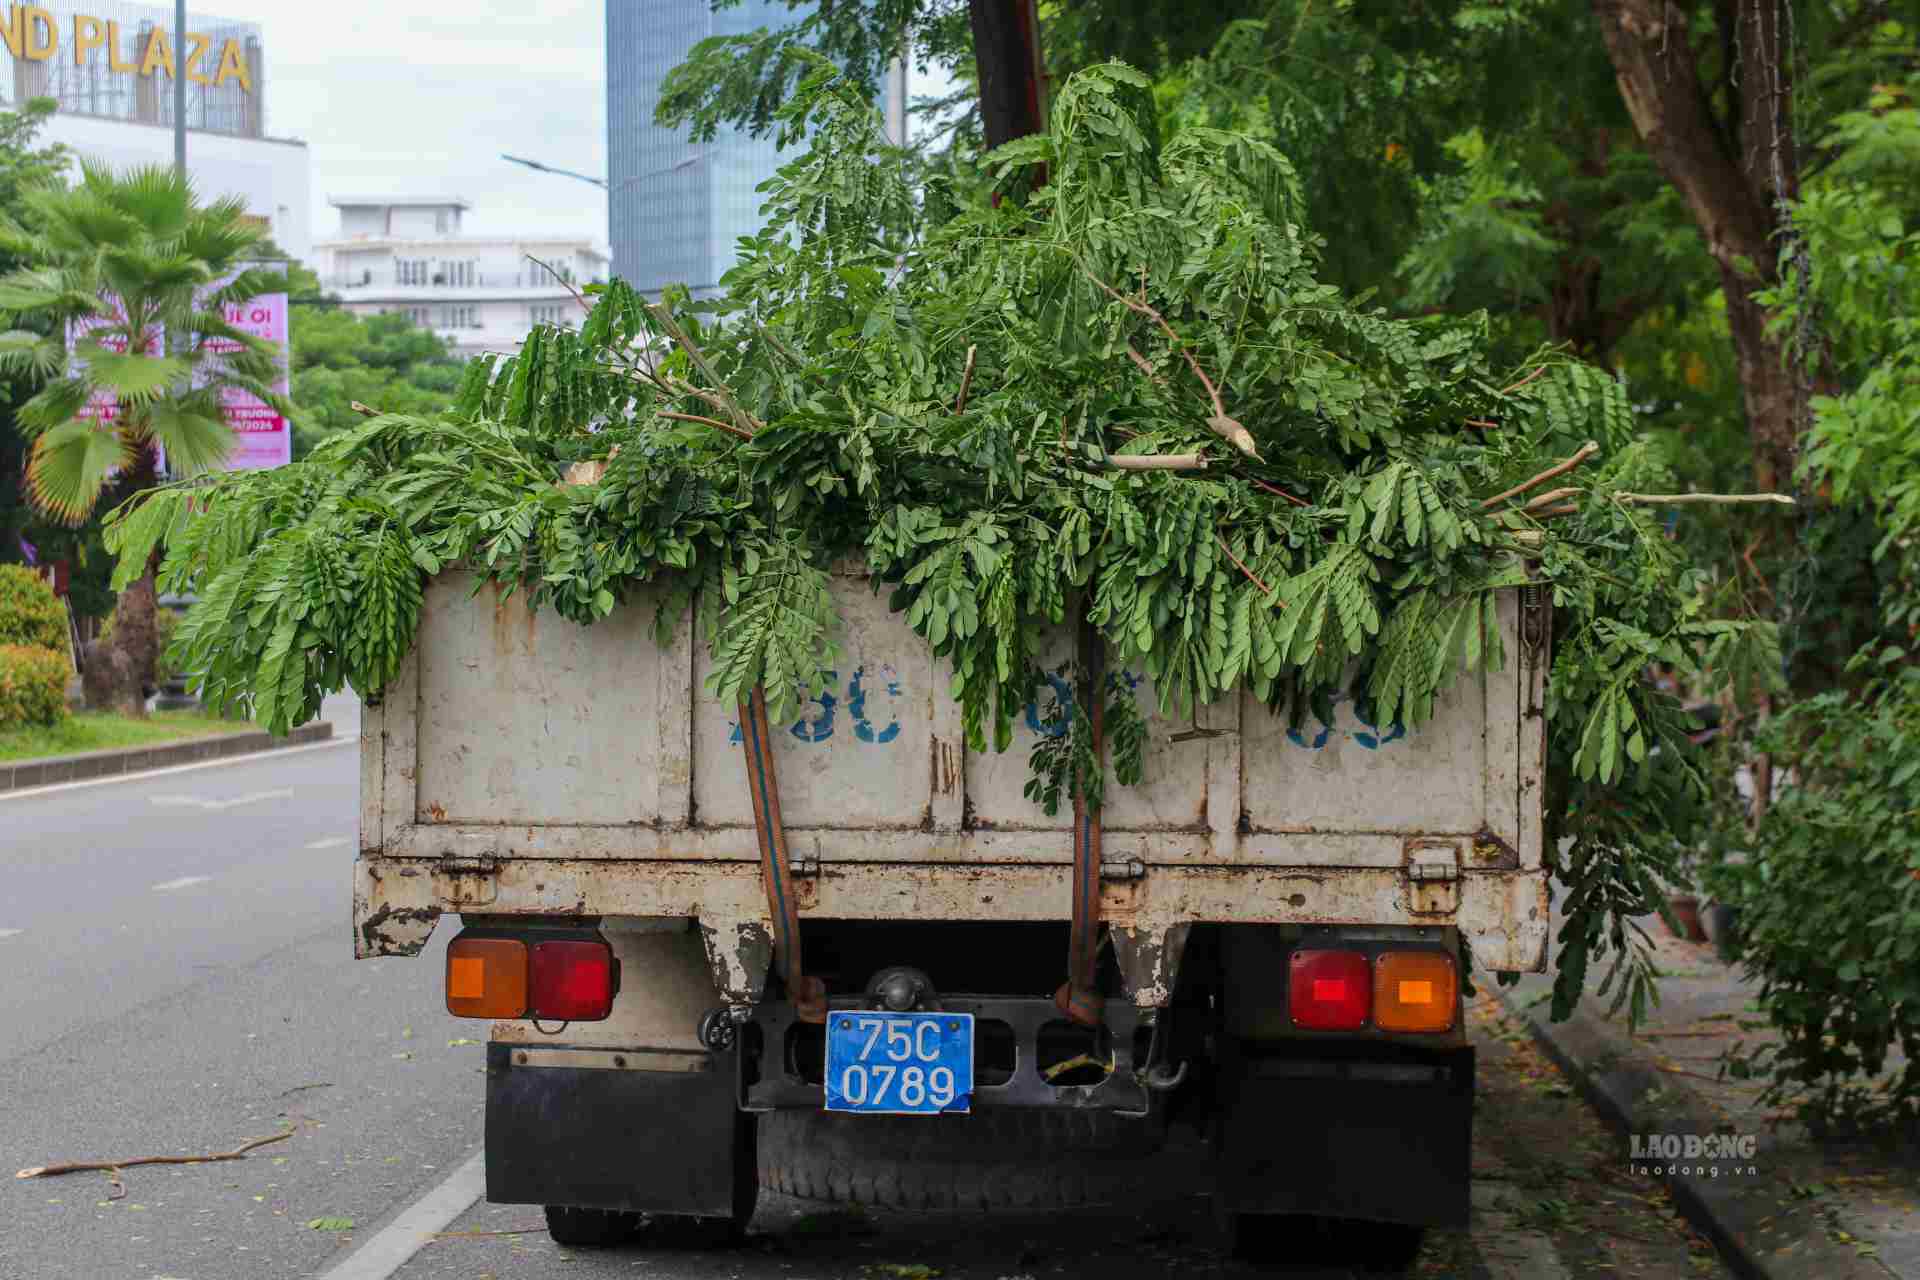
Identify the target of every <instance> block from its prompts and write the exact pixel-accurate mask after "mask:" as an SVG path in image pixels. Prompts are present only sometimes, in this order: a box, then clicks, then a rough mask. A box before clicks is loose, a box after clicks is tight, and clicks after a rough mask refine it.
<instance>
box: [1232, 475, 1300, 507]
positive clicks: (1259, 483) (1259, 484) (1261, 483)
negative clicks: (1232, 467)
mask: <svg viewBox="0 0 1920 1280" xmlns="http://www.w3.org/2000/svg"><path fill="white" fill-rule="evenodd" d="M1247 483H1248V484H1250V485H1252V486H1253V487H1254V488H1256V489H1264V490H1266V491H1267V492H1268V493H1271V494H1273V495H1274V496H1275V497H1279V498H1285V499H1286V500H1287V501H1288V502H1291V503H1292V504H1293V505H1294V506H1296V507H1311V506H1312V505H1313V504H1312V503H1311V502H1308V501H1307V500H1306V499H1304V498H1296V497H1294V496H1293V495H1292V494H1290V493H1288V492H1287V491H1286V490H1285V489H1282V488H1281V487H1280V486H1279V485H1274V484H1268V483H1267V482H1266V481H1265V480H1262V479H1260V478H1259V477H1258V476H1248V477H1247Z"/></svg>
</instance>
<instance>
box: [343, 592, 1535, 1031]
mask: <svg viewBox="0 0 1920 1280" xmlns="http://www.w3.org/2000/svg"><path fill="white" fill-rule="evenodd" d="M835 590H836V595H837V597H838V600H839V604H840V608H841V616H842V618H843V619H844V622H845V626H844V628H843V632H842V634H841V636H840V642H841V651H840V656H839V658H838V660H837V664H836V669H835V670H834V671H833V672H831V673H830V675H829V678H828V681H827V688H826V689H825V690H824V691H823V692H822V693H821V694H820V695H819V696H818V697H817V698H816V699H815V700H814V701H813V702H811V703H809V704H807V705H806V706H805V707H804V708H803V709H802V711H801V713H800V714H799V715H798V716H797V717H796V718H794V719H793V720H792V721H791V723H790V724H788V725H787V726H785V731H784V732H778V733H777V735H776V739H777V745H776V747H775V751H774V757H775V762H776V766H777V773H778V784H779V789H780V801H781V805H782V808H783V810H784V814H785V821H786V827H787V832H788V837H789V841H790V845H791V849H792V856H793V859H794V860H795V862H796V867H795V870H796V871H797V872H798V873H799V874H798V880H797V884H798V888H797V893H798V897H799V907H800V912H801V915H802V917H803V918H805V917H820V918H833V919H861V920H865V919H905V920H926V919H938V920H975V921H1011V920H1065V919H1066V918H1067V917H1068V914H1069V909H1070V896H1071V895H1070V888H1069V883H1068V875H1067V868H1068V866H1069V864H1070V863H1071V860H1072V839H1071V831H1070V821H1071V813H1070V810H1067V809H1066V808H1065V806H1063V812H1061V813H1060V814H1058V815H1055V816H1053V817H1048V816H1047V815H1046V814H1045V813H1043V812H1042V811H1041V809H1040V807H1039V806H1038V805H1036V804H1035V803H1033V802H1032V801H1030V800H1028V799H1027V798H1026V797H1025V795H1024V794H1023V787H1024V785H1025V782H1026V779H1027V777H1028V754H1029V751H1030V749H1031V747H1032V745H1033V743H1034V742H1035V741H1036V739H1037V737H1038V735H1039V734H1041V733H1049V732H1051V733H1058V732H1061V727H1060V725H1059V724H1058V723H1055V722H1050V721H1049V720H1048V719H1046V718H1045V717H1046V712H1047V708H1046V707H1044V706H1032V707H1029V708H1028V709H1027V713H1026V715H1025V716H1024V717H1023V718H1022V721H1021V723H1020V724H1019V727H1018V729H1017V732H1016V739H1015V742H1014V745H1013V747H1012V749H1010V750H1008V751H1007V752H1005V753H1004V754H995V753H992V752H990V751H989V752H986V753H978V752H972V751H969V750H968V749H967V747H966V744H965V740H964V734H963V732H962V728H961V723H960V708H959V706H958V704H956V703H955V702H954V701H953V700H952V698H951V697H950V696H949V676H948V672H947V670H946V662H945V660H944V659H937V658H935V657H933V656H932V655H931V654H930V653H929V652H928V649H927V646H926V645H925V644H924V643H923V642H922V641H921V640H920V639H919V638H918V637H916V636H915V635H914V634H913V633H912V632H911V631H910V630H909V629H908V627H907V626H906V624H905V622H904V620H902V619H901V618H900V617H898V616H896V615H894V614H892V613H890V612H889V611H888V610H887V608H886V601H885V599H884V597H882V596H877V595H875V594H874V593H873V591H872V589H871V587H870V586H869V584H868V582H867V581H866V579H865V578H864V576H855V575H852V574H848V575H843V576H839V577H836V580H835ZM1521 594H1522V593H1521V592H1519V591H1509V592H1503V593H1502V598H1501V600H1500V602H1499V610H1498V616H1499V625H1500V627H1501V629H1502V632H1503V639H1504V648H1505V651H1506V658H1507V661H1506V664H1505V666H1504V668H1503V669H1502V670H1499V671H1496V672H1492V673H1482V672H1476V673H1473V674H1468V675H1462V676H1461V677H1460V678H1458V679H1457V680H1456V681H1455V683H1454V684H1453V685H1452V686H1451V688H1450V689H1449V690H1448V691H1447V692H1446V693H1445V694H1444V695H1443V696H1442V697H1441V698H1440V699H1439V701H1438V704H1437V706H1436V711H1435V715H1434V717H1433V719H1432V720H1431V721H1429V722H1428V723H1427V724H1425V725H1423V726H1421V727H1420V728H1419V729H1418V730H1406V729H1403V728H1401V727H1400V726H1397V725H1388V726H1376V725H1369V724H1366V723H1364V722H1362V721H1361V720H1360V719H1359V717H1358V716H1357V715H1356V713H1355V709H1354V707H1353V704H1352V703H1351V702H1349V701H1337V702H1336V703H1335V706H1334V717H1333V719H1334V723H1332V724H1324V723H1319V722H1317V721H1316V720H1314V719H1313V718H1311V717H1310V718H1309V721H1308V724H1307V725H1306V726H1305V727H1304V728H1302V729H1300V730H1289V728H1288V727H1287V724H1286V721H1285V720H1284V719H1283V718H1280V717H1277V716H1275V715H1273V714H1272V713H1270V712H1269V711H1268V710H1267V709H1266V707H1264V706H1263V705H1261V704H1260V703H1259V702H1258V701H1256V700H1255V699H1253V698H1252V697H1251V695H1245V694H1243V695H1240V696H1236V697H1232V698H1229V699H1226V700H1224V701H1222V702H1220V703H1217V704H1215V705H1212V706H1209V707H1204V708H1200V709H1199V710H1198V712H1197V713H1196V715H1195V716H1194V717H1193V719H1192V720H1191V721H1184V722H1183V721H1170V720H1164V719H1161V718H1159V717H1157V716H1153V715H1152V711H1153V708H1154V698H1153V690H1152V686H1151V682H1150V681H1149V680H1147V679H1146V678H1144V677H1143V676H1139V675H1136V674H1135V673H1128V674H1127V678H1128V679H1129V681H1131V682H1132V683H1133V684H1134V693H1135V696H1136V697H1138V698H1139V699H1141V703H1142V707H1143V709H1144V710H1146V711H1147V712H1148V713H1149V716H1150V728H1151V740H1150V744H1149V747H1148V749H1147V752H1146V779H1145V781H1144V782H1143V783H1142V784H1141V785H1138V786H1134V787H1122V786H1118V785H1111V786H1110V787H1109V789H1108V792H1107V796H1108V799H1107V804H1106V808H1105V810H1104V813H1103V826H1104V831H1105V835H1104V857H1105V863H1104V865H1105V867H1106V869H1107V875H1106V877H1105V879H1104V884H1103V901H1102V915H1103V917H1104V919H1105V920H1106V921H1107V922H1108V923H1109V924H1110V925H1111V926H1112V928H1113V930H1114V938H1115V942H1116V950H1117V953H1118V954H1119V956H1120V958H1121V961H1122V965H1123V968H1125V969H1126V971H1127V977H1128V986H1129V988H1130V993H1131V995H1132V996H1133V999H1134V1000H1135V1001H1136V1003H1138V1004H1141V1005H1154V1004H1159V1003H1164V1002H1165V1000H1166V998H1167V994H1168V993H1167V991H1166V982H1165V975H1164V972H1163V970H1162V968H1161V966H1160V965H1159V963H1158V960H1157V957H1158V955H1159V953H1160V951H1161V948H1162V946H1163V944H1164V943H1165V941H1166V939H1167V938H1168V935H1169V931H1172V930H1179V929H1184V928H1185V927H1186V926H1188V925H1190V924H1192V923H1196V922H1223V923H1224V922H1231V923H1300V924H1368V925H1431V926H1436V927H1445V926H1454V927H1457V928H1458V929H1459V930H1460V932H1461V934H1462V935H1463V936H1464V937H1465V938H1466V939H1467V940H1468V941H1469V942H1470V943H1471V945H1472V948H1473V951H1474V956H1475V961H1476V963H1477V964H1478V965H1479V966H1480V967H1481V968H1483V969H1491V970H1534V971H1538V970H1540V969H1543V968H1544V967H1545V959H1546V938H1547V929H1548V912H1547V901H1546V874H1545V872H1544V871H1543V870H1542V867H1541V843H1542V841H1541V827H1540V807H1541V804H1540V802H1541V784H1542V770H1543V767H1544V746H1545V738H1544V721H1543V717H1542V712H1541V698H1542V687H1543V678H1544V673H1545V670H1546V666H1547V662H1548V653H1547V645H1546V642H1545V636H1546V635H1547V634H1548V629H1547V627H1546V626H1545V621H1544V617H1543V616H1538V615H1539V614H1543V613H1544V606H1540V605H1531V604H1528V605H1523V603H1522V601H1521V599H1520V596H1521ZM1530 613H1535V614H1536V616H1532V617H1526V616H1525V615H1528V614H1530ZM654 614H655V602H654V601H653V600H650V599H645V598H642V599H640V600H637V601H634V602H632V603H630V604H628V605H627V606H626V607H624V608H623V609H621V610H619V611H617V612H616V613H615V614H614V615H613V616H612V617H610V618H607V619H604V620H602V621H601V622H599V623H596V624H595V625H593V626H587V627H583V626H578V625H576V624H573V623H570V622H567V621H565V620H563V619H561V618H560V617H558V616H557V615H555V614H553V613H551V612H548V611H544V610H542V611H533V610H530V609H529V608H528V607H527V600H526V596H525V593H524V592H514V593H511V594H505V595H503V593H502V592H501V591H500V590H499V589H498V588H496V587H493V586H491V585H485V586H481V587H480V588H479V589H478V590H477V591H476V590H475V582H474V580H473V579H472V578H471V577H469V576H467V575H464V574H458V573H447V574H442V575H441V576H439V577H438V578H436V579H435V580H433V581H432V582H431V583H430V584H429V586H428V588H427V592H426V598H425V602H424V604H423V610H422V620H421V625H420V628H419V631H418V636H417V639H416V642H415V646H414V650H413V653H412V654H411V655H410V656H409V657H408V658H407V660H406V661H405V663H404V665H403V667H402V670H401V673H400V675H399V677H398V678H397V679H396V680H395V681H394V682H393V683H392V684H391V685H390V686H389V688H388V689H387V690H386V691H385V696H384V697H383V698H382V699H381V700H380V701H379V702H378V703H377V704H373V703H370V704H369V706H368V707H367V710H366V714H365V716H364V718H363V721H362V727H361V762H362V763H361V768H362V773H361V822H360V854H359V859H358V861H357V863H356V867H355V894H354V928H355V943H356V951H357V954H360V955H363V956H367V955H389V954H411V953H414V952H417V951H418V950H419V949H420V948H421V947H422V946H423V945H424V943H425V941H426V939H427V937H428V936H429V934H430V933H431V932H432V929H433V926H434V922H435V921H436V919H437V918H438V916H439V915H440V914H441V913H443V912H449V911H451V912H467V913H476V912H477V913H484V914H487V915H508V916H510V915H516V914H538V915H589V916H637V917H649V918H658V917H679V918H694V919H697V920H698V921H699V926H700V929H701V931H702V933H703V934H704V935H705V937H706V938H707V939H708V950H709V952H710V954H711V955H712V956H713V957H714V961H715V966H716V970H724V971H725V973H726V976H727V979H728V981H726V982H724V983H722V984H721V986H722V989H723V991H725V992H727V993H728V994H729V995H730V996H731V997H733V998H736V999H748V998H750V997H751V995H752V994H753V993H755V992H757V990H758V981H759V978H758V977H757V976H756V975H754V974H753V973H752V972H751V970H752V969H753V967H754V964H755V956H756V955H757V954H758V952H759V951H760V950H761V949H762V941H761V940H762V939H763V938H764V937H765V935H766V930H767V927H768V924H769V921H768V917H767V906H766V899H765V895H764V892H763V890H762V887H761V880H760V868H759V849H758V845H757V843H756V839H755V833H754V827H753V811H752V807H751V803H750V800H749V796H748V792H747V788H746V777H745V769H744V765H743V763H742V761H741V750H742V749H741V747H740V745H739V741H740V733H739V726H738V723H737V720H738V712H737V710H736V709H735V708H734V707H731V706H724V705H721V704H720V703H718V702H716V701H715V700H714V699H712V698H711V697H709V696H707V695H706V694H705V692H704V682H705V679H706V676H707V672H708V668H709V661H708V656H707V653H706V650H705V646H704V645H703V644H700V643H697V642H696V639H695V637H694V635H693V634H692V632H693V627H692V625H691V623H690V622H689V621H688V620H686V619H682V620H681V622H680V625H679V626H678V628H677V631H676V633H675V635H674V638H673V640H672V642H671V643H670V644H669V645H668V646H666V647H664V648H663V647H661V646H660V645H659V644H658V643H657V642H656V640H655V638H654V635H653V625H654ZM1523 620H1524V621H1525V623H1526V625H1525V626H1524V628H1523ZM1057 647H1058V655H1057V656H1058V658H1059V659H1061V660H1064V659H1065V658H1067V657H1068V656H1069V653H1070V649H1071V638H1070V635H1069V634H1068V633H1067V632H1066V631H1065V629H1063V630H1062V632H1061V634H1060V635H1059V637H1058V641H1057ZM1060 692H1061V694H1062V695H1063V701H1064V694H1065V686H1064V685H1061V686H1060ZM1042 701H1043V702H1044V701H1045V700H1044V699H1043V700H1042Z"/></svg>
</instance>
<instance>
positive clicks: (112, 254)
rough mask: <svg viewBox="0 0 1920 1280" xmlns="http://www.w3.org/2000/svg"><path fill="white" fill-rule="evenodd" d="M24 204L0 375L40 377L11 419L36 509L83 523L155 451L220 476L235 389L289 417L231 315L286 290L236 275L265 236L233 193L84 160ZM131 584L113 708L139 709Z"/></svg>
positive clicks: (146, 597) (150, 628) (273, 359)
mask: <svg viewBox="0 0 1920 1280" xmlns="http://www.w3.org/2000/svg"><path fill="white" fill-rule="evenodd" d="M21 204H22V206H23V208H22V214H23V216H22V217H21V218H5V219H0V249H3V250H5V251H7V252H10V253H12V254H15V255H17V256H18V257H19V258H21V259H23V260H24V261H25V263H26V265H24V266H21V267H19V268H17V269H15V270H13V271H11V272H8V273H7V274H6V275H5V276H3V277H0V312H3V313H5V314H6V315H7V316H9V317H10V318H11V319H12V320H13V321H14V323H15V325H16V326H18V327H16V328H14V329H13V330H11V331H9V332H6V333H4V334H0V368H5V369H8V370H13V371H18V372H23V373H26V374H28V375H30V376H32V377H34V378H35V379H37V380H38V381H39V383H40V385H39V389H38V390H37V391H36V392H35V393H34V394H33V396H32V397H31V398H29V399H28V400H27V401H26V402H25V403H24V404H22V405H21V406H20V409H19V415H18V416H19V422H20V425H21V426H22V427H23V428H24V429H25V431H26V433H27V435H28V436H29V438H30V439H31V441H32V444H31V453H30V457H29V460H28V463H27V487H28V490H29V493H30V494H31V497H32V500H33V501H34V502H35V503H36V504H37V505H38V506H39V507H40V508H41V509H42V510H44V511H46V512H47V513H49V514H50V515H51V516H53V517H55V518H57V519H59V520H62V521H65V522H67V523H69V524H73V525H78V524H80V523H82V522H84V521H85V520H86V519H87V517H88V516H89V515H90V514H91V513H92V512H93V511H94V509H95V507H96V506H97V504H98V503H99V502H100V501H101V499H102V497H103V496H105V495H107V494H109V493H110V492H115V491H127V492H132V493H134V494H138V493H140V492H141V491H143V490H145V489H148V488H150V487H151V486H152V485H153V483H154V481H155V480H156V478H157V476H158V471H159V466H160V460H161V454H162V451H163V450H164V452H165V458H166V465H167V469H168V470H169V471H170V472H171V473H172V474H174V475H176V476H191V475H194V474H197V473H200V472H205V471H209V470H213V469H216V468H218V467H220V466H221V465H222V464H223V463H224V461H225V460H226V457H227V454H228V452H229V451H230V449H231V448H232V445H233V433H232V431H231V429H230V428H229V427H228V425H227V423H226V420H225V417H224V415H223V413H222V410H221V397H222V396H223V394H225V393H227V392H228V391H230V390H232V391H244V392H247V393H250V394H252V395H254V396H256V397H258V398H260V399H261V400H264V401H266V402H267V403H269V404H272V405H274V406H275V407H276V408H279V409H280V410H281V411H282V412H290V411H291V407H290V406H289V405H288V404H287V402H286V400H285V399H284V398H283V397H282V396H280V395H279V394H278V393H277V392H276V391H275V390H274V388H273V385H272V383H273V379H274V377H275V375H276V371H277V369H276V365H277V358H278V354H279V353H278V352H277V350H276V349H275V348H274V347H273V345H272V344H270V343H267V342H264V341H262V340H261V339H259V338H256V337H254V336H253V335H251V334H248V333H245V332H243V331H241V330H239V329H237V328H235V327H234V326H233V325H231V324H229V323H228V322H227V319H226V309H227V307H228V306H229V305H230V304H233V303H238V302H244V301H246V300H248V299H250V298H254V297H257V296H258V295H260V294H262V293H268V292H273V291H277V290H279V289H280V288H283V287H284V284H285V280H284V277H283V276H281V275H280V274H279V273H278V272H276V271H272V270H268V269H264V268H258V267H248V266H245V265H244V264H246V263H248V262H249V261H251V260H253V259H254V258H256V257H258V256H259V254H260V251H261V247H262V236H261V234H260V232H259V231H258V230H257V229H256V228H255V227H253V226H252V225H250V224H249V223H248V222H247V221H246V220H245V218H244V214H245V206H244V204H243V203H242V202H241V201H240V200H239V199H238V198H237V197H234V198H227V199H221V200H215V201H213V202H211V203H202V202H201V200H200V198H199V197H198V195H197V194H196V192H195V191H194V189H193V186H192V184H191V183H190V182H189V181H188V180H187V179H185V178H184V177H181V176H179V175H177V174H175V173H174V172H173V171H172V170H171V169H167V168H135V169H130V170H127V171H125V172H115V171H114V170H112V169H110V168H107V167H104V166H100V165H96V164H91V163H87V164H83V165H82V169H81V180H80V182H79V184H78V185H77V186H75V187H74V188H72V189H70V190H68V189H59V188H35V189H32V190H29V191H26V192H25V193H24V194H23V195H22V197H21ZM125 585H126V588H127V589H126V590H125V591H124V592H123V594H122V597H121V601H120V605H119V610H120V620H119V625H117V626H116V627H115V628H114V636H113V642H112V647H113V651H114V653H115V655H117V656H115V657H114V658H112V659H111V660H110V661H111V668H112V674H113V677H114V678H113V679H111V680H110V681H108V682H107V684H108V685H110V686H111V694H110V696H111V697H112V699H113V701H114V702H115V703H116V705H117V706H118V708H119V709H121V710H123V711H124V712H126V713H127V714H131V715H141V714H144V700H143V699H142V697H141V689H142V687H143V685H145V684H146V683H147V682H148V681H149V679H150V678H151V674H152V671H153V664H154V657H155V650H156V643H155V637H156V633H155V624H154V607H155V601H154V584H153V573H152V566H148V567H147V569H146V571H145V572H142V573H137V574H135V575H133V577H132V581H131V582H129V583H127V584H125Z"/></svg>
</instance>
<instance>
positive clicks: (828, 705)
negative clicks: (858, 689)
mask: <svg viewBox="0 0 1920 1280" xmlns="http://www.w3.org/2000/svg"><path fill="white" fill-rule="evenodd" d="M821 674H822V675H823V676H825V677H826V679H825V681H823V682H822V683H821V685H820V692H819V693H817V694H815V695H814V696H813V701H814V703H816V704H817V705H818V706H819V708H820V714H819V715H817V716H813V717H811V718H809V717H807V716H801V717H800V718H799V719H798V720H795V721H794V722H793V729H792V733H793V736H794V737H796V738H798V739H800V741H802V742H825V741H826V740H827V739H828V738H831V737H832V736H833V709H834V707H836V706H838V705H839V703H840V700H839V699H838V698H836V697H834V696H833V686H834V685H835V684H837V683H838V682H839V680H840V673H839V672H838V671H823V672H821ZM856 678H857V677H856Z"/></svg>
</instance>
